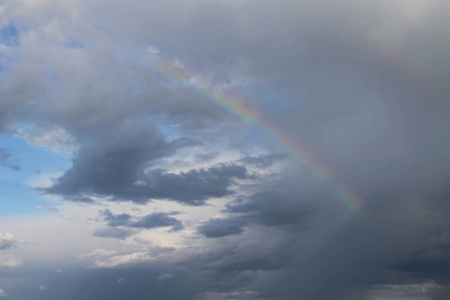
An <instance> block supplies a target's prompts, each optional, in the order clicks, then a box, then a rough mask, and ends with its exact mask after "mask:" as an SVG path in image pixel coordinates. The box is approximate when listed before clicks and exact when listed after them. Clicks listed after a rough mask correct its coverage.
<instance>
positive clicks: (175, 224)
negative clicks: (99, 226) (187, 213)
mask: <svg viewBox="0 0 450 300" xmlns="http://www.w3.org/2000/svg"><path fill="white" fill-rule="evenodd" d="M177 214H178V213H177V212H172V213H161V212H155V213H151V214H149V215H146V216H144V217H141V218H135V217H133V216H131V215H129V214H118V215H115V214H113V213H112V212H111V211H109V210H105V211H102V212H101V216H102V218H103V220H104V221H107V224H108V225H109V226H111V227H116V226H124V227H129V228H141V229H151V228H158V227H172V230H171V231H178V230H181V229H183V224H182V223H181V221H179V220H178V219H176V218H174V217H171V216H172V215H177ZM116 229H117V228H116ZM102 232H103V231H100V233H102ZM110 232H111V233H112V234H113V235H114V232H115V231H114V230H108V231H105V233H107V234H108V233H110ZM96 233H97V234H94V235H96V236H98V233H99V232H98V231H96ZM117 233H118V235H119V236H121V237H122V236H125V234H127V235H129V233H130V231H125V232H122V231H120V232H117Z"/></svg>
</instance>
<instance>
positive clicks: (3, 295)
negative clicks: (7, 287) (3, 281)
mask: <svg viewBox="0 0 450 300" xmlns="http://www.w3.org/2000/svg"><path fill="white" fill-rule="evenodd" d="M2 297H8V294H7V293H5V291H4V290H3V289H0V298H2Z"/></svg>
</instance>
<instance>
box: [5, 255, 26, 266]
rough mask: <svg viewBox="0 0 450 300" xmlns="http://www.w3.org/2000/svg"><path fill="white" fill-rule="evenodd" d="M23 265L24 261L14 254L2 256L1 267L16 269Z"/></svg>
mask: <svg viewBox="0 0 450 300" xmlns="http://www.w3.org/2000/svg"><path fill="white" fill-rule="evenodd" d="M22 264H23V261H22V259H20V258H18V257H16V256H14V255H13V254H0V266H3V267H10V268H14V267H18V266H21V265H22Z"/></svg>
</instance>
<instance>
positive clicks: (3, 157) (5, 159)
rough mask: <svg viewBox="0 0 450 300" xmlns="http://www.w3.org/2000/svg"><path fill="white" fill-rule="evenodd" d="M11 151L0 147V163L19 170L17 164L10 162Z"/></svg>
mask: <svg viewBox="0 0 450 300" xmlns="http://www.w3.org/2000/svg"><path fill="white" fill-rule="evenodd" d="M11 157H12V153H11V150H9V149H4V148H0V165H2V166H4V167H7V168H9V169H11V170H14V171H20V170H21V168H20V166H19V164H17V163H12V162H11Z"/></svg>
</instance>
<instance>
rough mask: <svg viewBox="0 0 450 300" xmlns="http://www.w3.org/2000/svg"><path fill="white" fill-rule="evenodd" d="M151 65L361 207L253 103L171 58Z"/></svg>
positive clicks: (320, 164) (355, 207) (355, 199)
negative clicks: (197, 77) (200, 79)
mask: <svg viewBox="0 0 450 300" xmlns="http://www.w3.org/2000/svg"><path fill="white" fill-rule="evenodd" d="M147 65H148V64H147ZM151 68H152V70H153V71H155V72H156V73H158V74H161V75H163V76H164V77H165V78H168V79H170V80H171V81H173V82H176V83H177V84H183V85H187V86H188V87H190V88H192V90H193V91H194V92H195V93H196V94H197V95H199V96H200V97H201V98H202V99H205V100H207V101H208V103H210V104H212V105H214V106H215V107H217V108H218V109H220V110H221V111H225V112H227V113H228V114H230V115H231V116H233V117H235V118H237V119H239V120H243V121H244V122H246V123H248V124H251V125H254V126H257V127H259V128H261V129H262V130H263V131H264V132H265V133H266V134H267V135H268V136H269V137H270V138H271V139H272V140H274V141H275V142H277V143H278V144H279V145H280V146H282V148H283V149H284V150H285V151H287V152H289V153H290V154H291V156H293V157H294V158H296V159H297V160H298V161H300V162H301V163H302V164H303V165H304V166H306V167H308V168H309V170H310V171H311V172H312V173H313V174H314V175H316V177H317V178H318V179H320V180H321V181H322V182H324V183H326V184H328V185H329V186H330V187H331V188H332V189H333V190H334V191H335V193H336V194H337V195H338V196H339V198H340V199H341V200H342V201H343V202H344V203H346V204H347V205H348V206H349V207H350V209H351V210H352V211H355V212H356V211H359V210H360V209H361V206H362V204H361V200H360V199H359V198H358V197H357V196H356V195H355V193H353V192H352V191H351V190H350V189H349V188H347V187H345V186H344V185H342V184H340V183H339V182H338V181H337V179H336V178H335V177H334V176H333V174H332V172H331V171H330V169H329V168H328V167H327V166H325V165H324V164H322V163H320V162H319V161H318V160H317V159H315V158H314V156H313V155H312V154H311V153H310V152H308V151H307V150H306V149H305V148H304V147H302V146H301V145H300V144H299V143H298V142H297V141H296V140H295V139H294V138H293V137H291V136H290V135H289V134H287V133H286V132H285V130H283V129H281V128H279V127H278V126H276V125H275V123H274V122H271V121H270V120H269V119H268V118H267V117H266V116H264V115H263V114H261V113H260V112H258V110H257V108H256V107H254V106H253V105H251V104H249V103H248V102H246V101H243V100H242V99H241V98H239V97H237V96H235V95H234V94H232V93H230V92H227V91H225V90H221V89H215V88H213V87H210V86H208V85H207V84H202V85H198V84H193V83H192V82H191V81H190V79H191V76H190V74H189V72H188V71H187V70H186V69H185V68H184V67H182V66H179V65H177V64H175V63H173V62H171V61H168V60H161V61H160V62H159V63H158V64H155V65H151Z"/></svg>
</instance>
